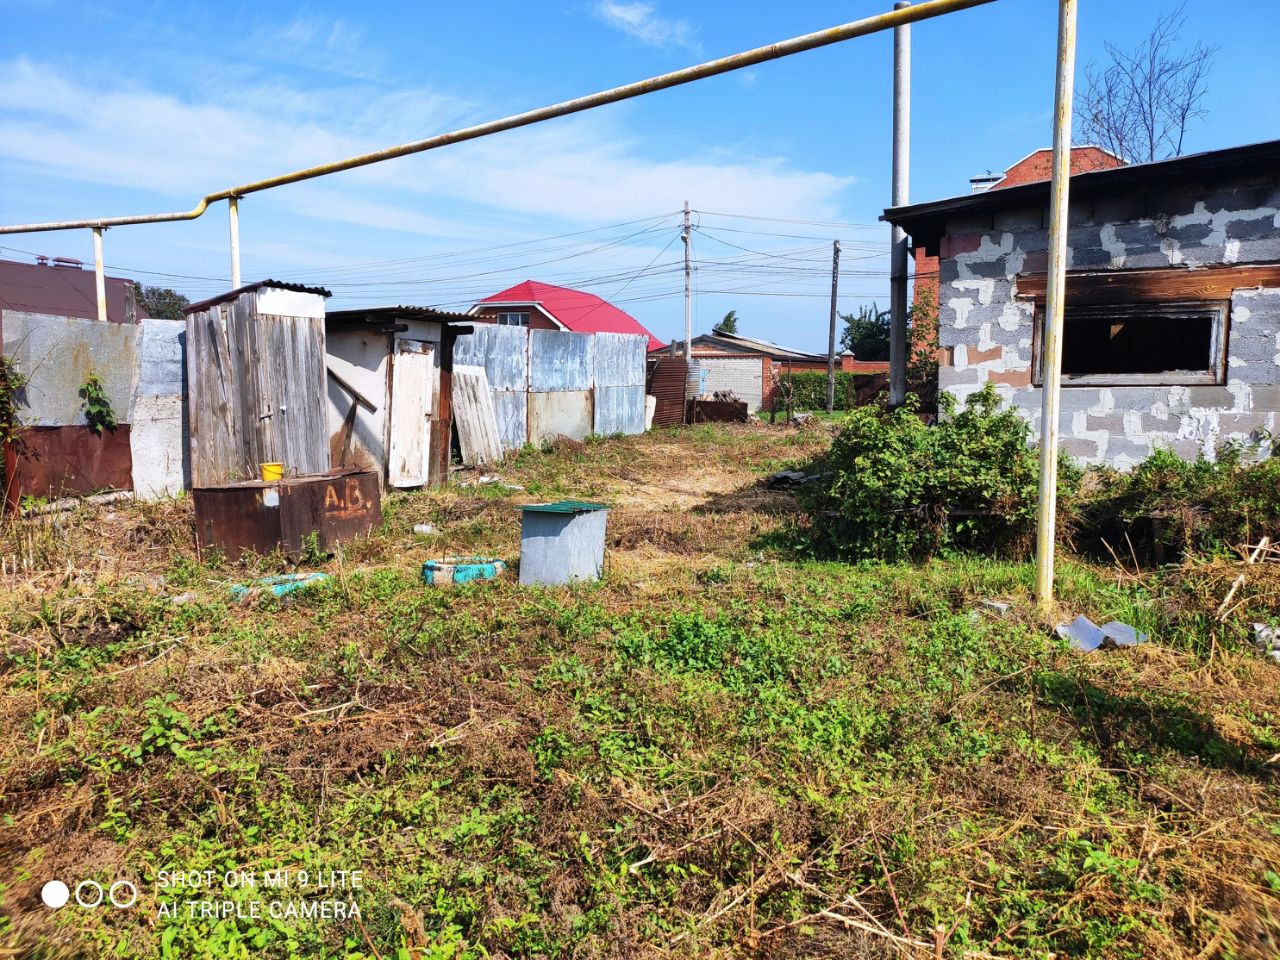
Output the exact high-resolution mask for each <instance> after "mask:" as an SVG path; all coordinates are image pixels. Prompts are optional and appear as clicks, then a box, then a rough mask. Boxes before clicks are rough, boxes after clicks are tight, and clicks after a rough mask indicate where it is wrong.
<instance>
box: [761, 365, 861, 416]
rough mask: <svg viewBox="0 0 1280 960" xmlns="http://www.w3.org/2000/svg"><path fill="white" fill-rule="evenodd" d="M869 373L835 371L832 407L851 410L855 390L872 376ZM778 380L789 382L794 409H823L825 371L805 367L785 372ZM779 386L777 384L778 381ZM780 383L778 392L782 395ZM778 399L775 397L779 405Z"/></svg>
mask: <svg viewBox="0 0 1280 960" xmlns="http://www.w3.org/2000/svg"><path fill="white" fill-rule="evenodd" d="M873 376H874V375H873V374H869V373H848V372H845V371H842V370H837V371H836V396H835V405H834V406H835V409H836V410H853V409H855V408H856V407H857V406H858V390H859V389H860V388H865V387H866V385H867V384H868V383H869V382H870V381H871V380H872V378H873ZM781 382H782V384H787V383H790V384H791V390H792V400H791V406H792V409H795V410H825V409H827V375H826V374H825V373H822V372H819V371H817V370H806V371H802V372H800V373H788V374H784V375H783V376H782V381H781ZM780 386H781V385H780ZM785 389H786V388H785V386H782V387H781V389H780V390H779V392H778V396H779V398H781V396H782V390H785ZM781 404H782V401H781V399H779V406H781Z"/></svg>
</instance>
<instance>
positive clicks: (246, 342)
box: [186, 280, 330, 487]
mask: <svg viewBox="0 0 1280 960" xmlns="http://www.w3.org/2000/svg"><path fill="white" fill-rule="evenodd" d="M329 295H330V294H329V291H328V290H325V289H323V288H321V287H305V286H301V285H300V284H296V283H283V282H281V281H278V280H262V281H259V282H258V283H252V284H249V285H248V286H245V287H240V288H239V289H237V290H231V291H228V292H227V293H224V294H222V295H221V296H218V297H213V298H212V299H209V300H204V301H202V302H200V303H195V304H192V305H191V306H190V307H188V308H187V309H186V314H187V384H188V393H189V396H190V398H191V399H190V404H189V409H190V424H191V481H192V485H193V486H194V487H212V486H217V485H220V484H227V483H234V482H236V481H240V480H246V479H251V478H254V477H256V476H257V475H258V468H259V465H260V464H262V463H270V462H280V463H283V464H284V465H285V468H286V470H287V471H288V473H290V474H297V475H303V474H315V473H323V472H325V471H327V470H328V469H329V467H330V463H329V431H328V416H327V411H326V409H325V380H326V374H325V313H324V301H325V298H326V297H328V296H329Z"/></svg>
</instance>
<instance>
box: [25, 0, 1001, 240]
mask: <svg viewBox="0 0 1280 960" xmlns="http://www.w3.org/2000/svg"><path fill="white" fill-rule="evenodd" d="M993 2H995V0H926V2H924V3H920V4H916V5H915V6H911V7H907V8H906V9H903V10H893V11H890V12H888V13H881V14H877V15H876V16H874V17H866V18H865V19H862V20H854V21H852V22H850V23H845V24H842V25H840V26H838V27H831V28H829V29H826V30H819V31H818V32H816V33H807V34H805V35H803V36H800V37H793V38H792V39H790V40H782V41H780V42H778V43H772V44H769V45H768V46H764V47H756V48H755V49H753V50H747V51H744V52H742V53H735V54H733V55H731V56H728V57H721V58H720V59H718V60H709V61H707V62H706V63H701V64H698V65H696V66H692V67H685V68H684V69H683V70H676V71H673V72H672V73H664V74H662V75H661V76H657V77H651V78H650V79H648V80H639V81H637V82H635V83H628V84H624V85H623V86H620V87H613V88H612V89H609V90H602V91H600V92H599V93H592V94H588V95H587V96H585V97H578V98H576V99H573V100H565V101H563V102H561V103H557V104H553V105H551V106H549V107H539V108H538V109H536V110H529V111H526V112H525V113H517V114H513V115H512V116H509V117H504V118H502V119H501V120H490V121H488V122H487V123H481V124H477V125H476V126H473V127H464V128H463V129H461V130H455V131H453V132H452V133H442V134H440V135H439V136H435V137H428V138H426V139H425V140H414V141H412V142H411V143H403V144H400V145H399V146H396V147H387V148H385V149H383V150H376V151H374V152H373V153H362V154H360V155H359V156H356V157H348V158H347V159H346V160H337V161H334V162H333V163H326V164H322V165H320V166H318V167H308V168H307V169H305V170H295V171H294V172H293V173H283V174H280V175H279V176H276V177H270V178H268V179H266V180H257V181H254V182H253V183H246V184H243V185H242V186H238V187H231V188H230V189H227V190H219V191H218V192H216V193H211V194H209V195H208V196H206V197H204V198H202V199H201V200H200V202H199V203H198V204H196V205H195V207H193V208H192V209H190V210H183V211H177V212H174V213H152V214H144V215H141V216H133V217H103V218H100V219H97V220H62V221H57V222H52V223H22V224H16V225H13V226H0V234H8V233H38V232H42V231H48V230H72V229H77V228H85V227H117V226H126V225H129V224H135V223H165V222H170V221H174V220H195V219H196V218H197V217H199V216H200V215H202V214H203V213H204V212H205V210H207V209H208V208H209V205H210V204H212V203H217V202H218V201H220V200H230V199H232V198H238V197H243V196H245V195H247V194H250V193H257V192H259V191H261V190H271V189H273V188H274V187H283V186H285V185H286V184H290V183H300V182H301V181H303V180H312V179H314V178H316V177H323V176H327V175H328V174H331V173H340V172H341V171H343V170H354V169H355V168H357V167H365V166H368V165H369V164H372V163H381V162H382V161H384V160H393V159H395V158H396V157H404V156H408V155H409V154H412V153H423V152H424V151H427V150H435V149H437V148H439V147H446V146H449V145H450V144H454V143H462V142H464V141H466V140H475V139H477V138H478V137H485V136H488V135H489V134H493V133H501V132H502V131H504V130H514V129H516V128H517V127H526V126H529V125H530V124H533V123H539V122H541V121H543V120H551V119H553V118H555V117H564V116H568V115H569V114H573V113H581V112H582V111H584V110H590V109H592V108H594V107H601V106H604V105H605V104H608V103H617V102H619V101H621V100H629V99H631V98H632V97H639V96H643V95H644V94H646V93H653V92H654V91H657V90H666V89H669V88H671V87H678V86H681V85H683V84H686V83H692V82H693V81H694V80H703V79H705V78H707V77H714V76H718V75H719V74H722V73H729V72H731V71H734V70H741V69H743V68H744V67H751V66H755V65H756V64H758V63H764V62H766V61H768V60H777V59H779V58H781V57H788V56H791V55H792V54H796V53H802V52H804V51H806V50H816V49H817V48H819V47H826V46H830V45H831V44H833V43H840V42H841V41H843V40H851V39H853V38H854V37H862V36H866V35H867V34H871V33H878V32H880V31H881V30H891V29H893V28H894V27H897V26H900V25H902V24H906V23H914V22H916V21H918V20H928V19H929V18H931V17H938V16H942V15H943V14H947V13H954V12H956V11H958V10H967V9H968V8H970V7H979V6H983V5H984V4H988V3H993Z"/></svg>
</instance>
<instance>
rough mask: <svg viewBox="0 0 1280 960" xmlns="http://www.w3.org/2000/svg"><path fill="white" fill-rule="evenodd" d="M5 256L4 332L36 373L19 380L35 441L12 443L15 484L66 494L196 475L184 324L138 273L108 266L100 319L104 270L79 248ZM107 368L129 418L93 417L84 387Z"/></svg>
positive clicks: (108, 390) (112, 397)
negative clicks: (166, 313) (104, 424)
mask: <svg viewBox="0 0 1280 960" xmlns="http://www.w3.org/2000/svg"><path fill="white" fill-rule="evenodd" d="M39 261H40V262H38V263H18V262H14V261H11V260H0V342H3V352H4V353H5V354H6V355H7V356H9V357H10V358H12V359H13V361H14V362H15V363H16V365H17V368H18V371H19V373H20V374H21V375H22V376H24V377H26V378H27V382H26V385H25V386H24V387H23V388H22V389H21V390H20V391H19V392H18V395H17V397H16V399H17V401H18V410H17V414H18V419H19V421H20V424H21V426H22V439H23V451H22V453H21V455H19V453H18V451H16V450H15V449H14V448H13V447H9V448H8V449H6V450H5V451H4V454H5V461H6V462H5V465H4V478H5V484H4V486H5V489H4V495H5V498H6V499H8V500H9V502H11V503H14V502H17V501H18V500H19V499H20V498H21V497H23V496H33V497H60V496H63V495H71V494H87V493H95V492H98V491H101V490H132V491H135V492H136V493H137V494H138V495H139V496H141V497H146V498H150V497H157V496H163V495H166V494H175V493H178V492H180V491H181V490H182V489H183V487H184V486H185V485H186V478H187V465H186V457H185V443H184V440H183V438H184V433H185V430H184V425H185V419H186V418H185V405H186V396H185V394H186V390H185V385H184V380H183V324H182V323H181V321H174V320H153V319H151V318H149V317H148V316H147V315H146V311H145V310H144V309H142V308H141V307H140V306H139V305H138V304H137V303H136V302H135V298H134V286H133V281H131V280H127V279H124V278H123V277H107V278H106V295H107V319H106V322H103V321H101V320H99V319H98V307H97V291H96V289H95V279H94V274H93V271H92V270H85V269H83V268H82V265H81V263H80V262H79V261H78V260H69V259H63V258H56V259H54V260H53V261H49V259H48V258H46V257H41V258H39ZM90 376H96V377H97V378H98V379H99V380H100V381H101V382H102V386H103V390H104V392H105V394H106V398H107V401H108V402H109V403H110V405H111V410H112V413H113V415H114V417H115V419H116V422H117V427H116V429H114V430H109V429H103V430H102V432H101V433H99V432H97V431H96V430H94V429H93V428H91V427H90V426H89V424H88V422H87V420H86V418H85V412H84V411H85V399H84V397H83V396H82V395H81V392H80V391H81V387H82V386H83V385H84V384H85V382H86V381H87V380H88V379H89V378H90Z"/></svg>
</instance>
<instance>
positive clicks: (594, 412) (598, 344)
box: [453, 323, 648, 450]
mask: <svg viewBox="0 0 1280 960" xmlns="http://www.w3.org/2000/svg"><path fill="white" fill-rule="evenodd" d="M647 350H648V339H647V338H645V337H641V336H635V335H633V334H625V333H595V334H590V333H570V332H567V331H560V330H529V329H528V328H525V327H508V326H502V325H499V324H489V323H477V324H476V325H475V332H474V333H471V334H469V335H467V336H464V337H459V338H458V341H457V343H456V345H455V347H454V352H453V362H454V368H455V369H457V368H458V367H462V366H473V367H483V368H484V371H485V373H486V375H487V376H488V378H489V387H490V392H491V397H492V401H493V412H494V416H495V418H496V420H497V429H498V437H499V439H500V440H501V442H502V448H503V450H518V449H520V448H521V447H523V446H524V445H525V444H526V443H540V442H542V441H543V440H546V439H550V438H553V437H556V436H561V435H563V436H567V437H574V438H581V437H584V436H586V435H587V434H588V433H593V432H594V433H602V434H612V433H643V432H644V426H645V423H644V402H645V401H644V395H645V354H646V352H647Z"/></svg>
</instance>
